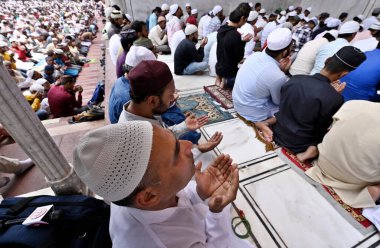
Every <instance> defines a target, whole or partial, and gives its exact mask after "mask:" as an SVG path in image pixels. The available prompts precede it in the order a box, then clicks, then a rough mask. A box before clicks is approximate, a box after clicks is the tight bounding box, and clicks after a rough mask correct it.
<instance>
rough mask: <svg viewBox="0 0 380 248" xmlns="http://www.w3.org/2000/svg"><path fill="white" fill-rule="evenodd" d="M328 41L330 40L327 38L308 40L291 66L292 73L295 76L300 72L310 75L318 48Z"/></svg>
mask: <svg viewBox="0 0 380 248" xmlns="http://www.w3.org/2000/svg"><path fill="white" fill-rule="evenodd" d="M328 42H329V41H328V40H327V39H326V38H321V39H315V40H311V41H309V42H306V43H305V45H304V46H303V47H302V48H301V50H300V51H299V52H298V54H297V58H296V60H295V61H294V62H293V64H292V66H291V67H290V70H289V72H290V74H292V75H293V76H294V75H299V74H302V75H309V74H310V71H311V70H312V69H313V66H314V63H315V58H316V56H317V52H318V49H319V48H320V47H321V46H323V45H325V44H327V43H328Z"/></svg>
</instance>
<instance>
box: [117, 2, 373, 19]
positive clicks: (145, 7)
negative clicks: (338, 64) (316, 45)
mask: <svg viewBox="0 0 380 248" xmlns="http://www.w3.org/2000/svg"><path fill="white" fill-rule="evenodd" d="M111 2H114V3H120V6H123V7H124V6H125V7H124V8H126V9H127V12H128V14H131V15H132V16H133V17H134V18H135V20H136V19H137V20H144V21H145V19H146V18H147V16H148V14H149V13H151V11H152V10H153V9H154V8H155V7H156V6H160V7H161V5H162V3H164V2H166V3H167V4H169V5H170V4H173V3H178V4H180V6H182V8H184V6H185V3H187V2H189V3H191V5H192V6H193V8H197V9H198V12H199V13H200V15H202V14H203V13H205V12H207V11H209V10H211V9H212V8H213V6H214V5H217V4H219V5H221V6H223V8H224V12H225V14H226V15H227V14H228V13H229V12H230V11H232V10H233V9H234V8H235V7H236V6H237V5H238V4H239V3H240V2H242V1H236V0H207V1H205V0H165V1H158V0H111ZM252 3H255V1H252ZM261 3H262V6H263V7H264V8H265V9H266V10H267V13H270V11H273V10H275V9H277V8H279V7H281V8H286V7H288V6H289V5H295V6H298V5H300V6H303V7H304V8H306V7H309V6H311V7H312V8H313V9H312V11H311V15H318V14H320V13H321V12H324V11H326V12H329V13H330V14H331V15H332V16H336V17H337V16H338V15H339V14H340V13H341V12H343V11H345V12H348V13H349V14H350V15H349V18H352V17H354V16H355V15H359V14H364V15H365V16H367V15H368V14H370V13H371V12H372V10H373V9H374V8H376V7H380V0H318V1H315V0H266V1H261Z"/></svg>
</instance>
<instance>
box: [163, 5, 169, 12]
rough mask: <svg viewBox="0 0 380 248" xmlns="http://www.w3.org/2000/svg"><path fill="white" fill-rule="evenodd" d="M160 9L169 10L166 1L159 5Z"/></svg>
mask: <svg viewBox="0 0 380 248" xmlns="http://www.w3.org/2000/svg"><path fill="white" fill-rule="evenodd" d="M161 9H162V10H163V11H165V10H169V4H167V3H164V4H162V5H161Z"/></svg>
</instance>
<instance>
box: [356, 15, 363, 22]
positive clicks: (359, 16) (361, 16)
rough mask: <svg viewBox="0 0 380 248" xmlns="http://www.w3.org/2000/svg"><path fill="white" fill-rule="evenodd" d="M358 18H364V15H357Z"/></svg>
mask: <svg viewBox="0 0 380 248" xmlns="http://www.w3.org/2000/svg"><path fill="white" fill-rule="evenodd" d="M356 17H357V18H359V19H360V20H362V21H363V20H364V15H358V16H356Z"/></svg>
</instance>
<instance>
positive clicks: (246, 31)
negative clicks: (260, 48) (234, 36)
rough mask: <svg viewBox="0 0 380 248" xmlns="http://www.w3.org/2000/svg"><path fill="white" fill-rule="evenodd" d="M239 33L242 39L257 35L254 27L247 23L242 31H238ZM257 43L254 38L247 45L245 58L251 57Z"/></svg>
mask: <svg viewBox="0 0 380 248" xmlns="http://www.w3.org/2000/svg"><path fill="white" fill-rule="evenodd" d="M238 32H239V33H240V34H241V36H242V37H244V36H246V35H247V34H251V35H252V36H254V35H255V31H254V29H253V26H252V25H251V24H249V23H248V22H246V23H245V24H244V25H243V26H242V27H241V28H240V29H238ZM255 45H256V42H255V41H254V39H253V38H252V39H251V40H249V41H248V42H246V43H245V48H244V58H247V57H248V56H249V55H251V54H252V53H253V49H254V48H255Z"/></svg>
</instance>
